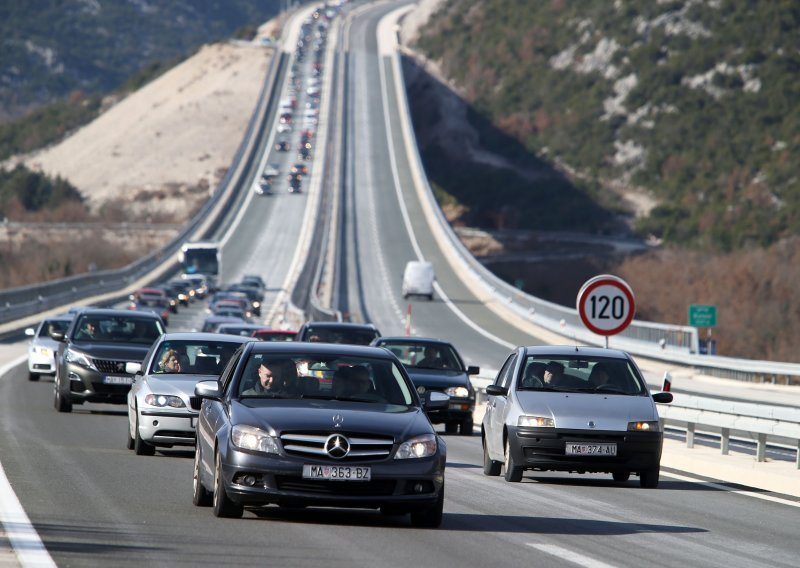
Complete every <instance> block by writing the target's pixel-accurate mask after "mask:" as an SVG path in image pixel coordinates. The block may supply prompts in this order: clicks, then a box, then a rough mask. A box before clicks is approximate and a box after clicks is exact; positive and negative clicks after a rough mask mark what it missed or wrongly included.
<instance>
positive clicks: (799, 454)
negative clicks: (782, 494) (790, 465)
mask: <svg viewBox="0 0 800 568" xmlns="http://www.w3.org/2000/svg"><path fill="white" fill-rule="evenodd" d="M794 461H795V465H796V466H797V469H800V440H797V451H796V452H795V460H794Z"/></svg>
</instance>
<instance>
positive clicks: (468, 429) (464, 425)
mask: <svg viewBox="0 0 800 568" xmlns="http://www.w3.org/2000/svg"><path fill="white" fill-rule="evenodd" d="M474 427H475V423H474V422H473V421H472V416H470V417H469V418H464V420H462V421H461V424H460V425H459V426H458V428H459V433H460V434H461V435H462V436H472V430H473V429H474Z"/></svg>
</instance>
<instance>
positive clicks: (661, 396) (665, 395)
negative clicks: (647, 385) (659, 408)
mask: <svg viewBox="0 0 800 568" xmlns="http://www.w3.org/2000/svg"><path fill="white" fill-rule="evenodd" d="M653 400H654V401H655V402H660V403H664V404H667V403H670V402H672V393H671V392H657V393H655V394H653Z"/></svg>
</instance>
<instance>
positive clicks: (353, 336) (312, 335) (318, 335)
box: [305, 327, 378, 345]
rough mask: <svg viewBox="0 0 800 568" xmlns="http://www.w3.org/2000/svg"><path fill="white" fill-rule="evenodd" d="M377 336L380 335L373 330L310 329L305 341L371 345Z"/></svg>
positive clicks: (307, 331)
mask: <svg viewBox="0 0 800 568" xmlns="http://www.w3.org/2000/svg"><path fill="white" fill-rule="evenodd" d="M377 336H378V334H377V333H376V332H375V331H373V330H371V329H344V328H338V329H337V328H318V327H309V328H308V329H307V330H306V333H305V338H306V339H305V340H306V341H311V342H318V343H346V344H349V345H369V344H370V343H371V342H372V340H373V339H375V338H376V337H377Z"/></svg>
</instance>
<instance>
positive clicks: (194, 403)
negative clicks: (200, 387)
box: [189, 396, 203, 410]
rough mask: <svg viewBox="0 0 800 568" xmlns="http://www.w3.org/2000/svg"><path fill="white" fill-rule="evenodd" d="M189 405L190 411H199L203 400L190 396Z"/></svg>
mask: <svg viewBox="0 0 800 568" xmlns="http://www.w3.org/2000/svg"><path fill="white" fill-rule="evenodd" d="M189 405H190V406H191V407H192V410H200V407H201V406H202V405H203V399H202V398H200V397H199V396H190V397H189Z"/></svg>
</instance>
